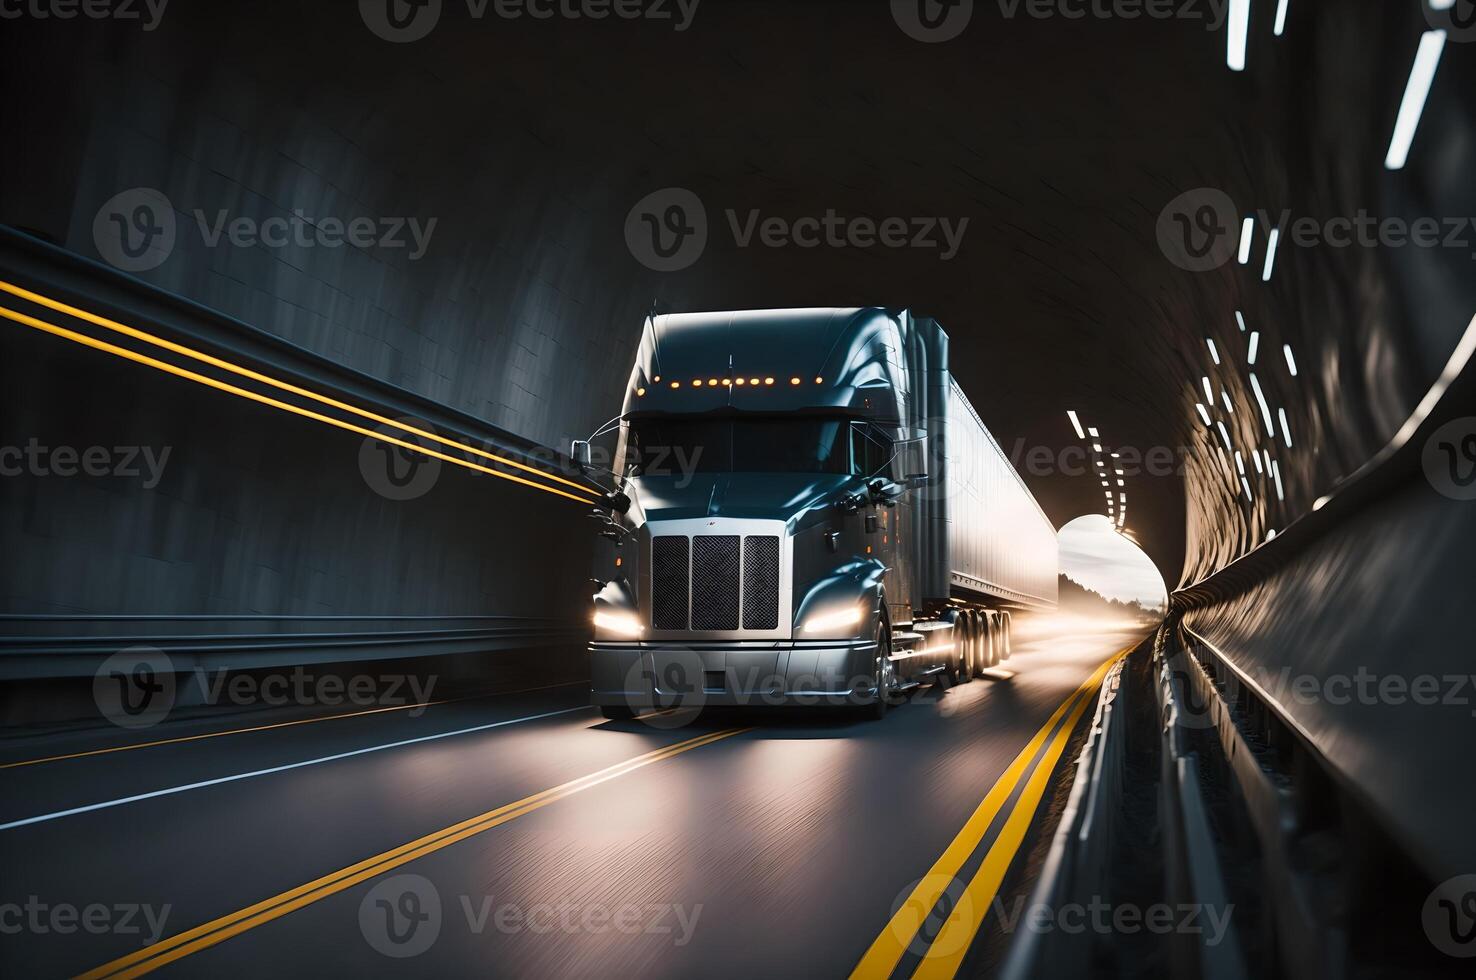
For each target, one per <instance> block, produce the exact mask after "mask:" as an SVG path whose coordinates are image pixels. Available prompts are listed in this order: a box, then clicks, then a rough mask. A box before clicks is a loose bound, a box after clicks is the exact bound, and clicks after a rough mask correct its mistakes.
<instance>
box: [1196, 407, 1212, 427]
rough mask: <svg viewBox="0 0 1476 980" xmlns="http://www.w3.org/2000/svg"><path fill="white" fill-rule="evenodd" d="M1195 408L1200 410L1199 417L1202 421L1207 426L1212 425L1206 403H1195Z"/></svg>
mask: <svg viewBox="0 0 1476 980" xmlns="http://www.w3.org/2000/svg"><path fill="white" fill-rule="evenodd" d="M1194 407H1195V408H1197V409H1199V417H1200V418H1202V419H1204V424H1205V425H1209V424H1211V423H1210V413H1209V409H1207V408H1205V407H1204V403H1203V402H1195V403H1194Z"/></svg>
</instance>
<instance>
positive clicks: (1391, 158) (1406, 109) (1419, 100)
mask: <svg viewBox="0 0 1476 980" xmlns="http://www.w3.org/2000/svg"><path fill="white" fill-rule="evenodd" d="M1444 50H1445V32H1444V31H1426V32H1425V33H1424V35H1422V36H1421V37H1420V46H1419V49H1418V50H1417V51H1416V52H1415V60H1414V67H1412V68H1411V69H1410V70H1409V81H1408V82H1406V83H1405V86H1404V99H1403V100H1402V101H1401V102H1400V103H1399V118H1398V119H1397V120H1396V121H1395V123H1394V136H1393V138H1392V139H1390V141H1389V152H1388V154H1386V155H1385V157H1384V166H1385V167H1386V168H1388V169H1389V170H1403V169H1404V164H1405V163H1406V162H1407V161H1408V160H1409V148H1410V145H1411V144H1412V143H1413V142H1414V137H1415V131H1416V130H1417V129H1419V126H1420V115H1421V114H1422V113H1423V112H1424V111H1425V100H1426V99H1427V98H1428V97H1429V95H1430V85H1431V83H1433V82H1434V81H1435V69H1436V68H1438V67H1439V66H1440V52H1442V51H1444Z"/></svg>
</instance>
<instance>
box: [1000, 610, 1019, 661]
mask: <svg viewBox="0 0 1476 980" xmlns="http://www.w3.org/2000/svg"><path fill="white" fill-rule="evenodd" d="M1000 620H1001V629H1000V631H999V639H1000V644H999V650H1000V659H1001V660H1008V659H1010V652H1011V651H1012V650H1013V649H1014V646H1015V640H1014V637H1013V636H1011V635H1010V633H1011V631H1012V626H1011V617H1010V614H1009V613H1004V614H1003V615H1002V616H1001V617H1000Z"/></svg>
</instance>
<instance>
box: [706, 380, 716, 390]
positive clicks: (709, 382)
mask: <svg viewBox="0 0 1476 980" xmlns="http://www.w3.org/2000/svg"><path fill="white" fill-rule="evenodd" d="M707 386H708V387H709V388H716V387H717V386H718V382H717V378H708V379H707Z"/></svg>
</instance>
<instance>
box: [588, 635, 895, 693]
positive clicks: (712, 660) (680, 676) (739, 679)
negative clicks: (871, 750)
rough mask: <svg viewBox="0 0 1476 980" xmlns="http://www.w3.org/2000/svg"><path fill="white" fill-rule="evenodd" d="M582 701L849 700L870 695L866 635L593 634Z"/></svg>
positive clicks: (872, 655) (871, 645)
mask: <svg viewBox="0 0 1476 980" xmlns="http://www.w3.org/2000/svg"><path fill="white" fill-rule="evenodd" d="M589 654H590V703H591V704H594V705H598V706H601V707H629V708H632V709H636V710H640V709H646V708H668V707H675V706H694V705H701V706H713V707H735V708H743V707H754V708H758V707H779V706H795V707H803V706H814V705H837V706H839V705H855V704H867V703H870V702H871V701H872V700H873V699H874V698H875V696H876V681H875V676H874V674H875V665H876V642H875V641H874V640H777V641H774V640H723V641H716V642H710V643H705V642H697V641H693V642H690V643H670V642H666V643H663V642H634V643H614V642H595V643H591V644H590V646H589Z"/></svg>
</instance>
